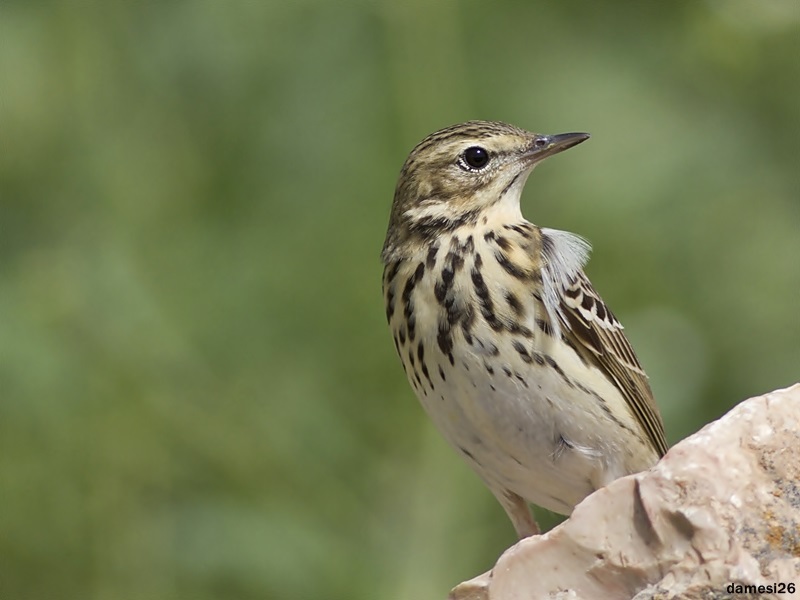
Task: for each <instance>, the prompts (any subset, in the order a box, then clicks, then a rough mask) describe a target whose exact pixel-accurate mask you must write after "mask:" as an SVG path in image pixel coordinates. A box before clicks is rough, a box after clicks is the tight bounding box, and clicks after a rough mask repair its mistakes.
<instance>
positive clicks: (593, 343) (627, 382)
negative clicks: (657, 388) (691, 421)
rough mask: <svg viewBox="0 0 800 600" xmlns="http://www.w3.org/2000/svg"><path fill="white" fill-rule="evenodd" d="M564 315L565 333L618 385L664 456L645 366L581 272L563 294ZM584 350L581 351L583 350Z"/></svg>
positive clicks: (661, 429)
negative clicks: (643, 366) (643, 367)
mask: <svg viewBox="0 0 800 600" xmlns="http://www.w3.org/2000/svg"><path fill="white" fill-rule="evenodd" d="M559 312H560V316H561V317H562V318H563V319H564V325H565V327H563V330H564V331H563V334H564V335H566V336H569V337H570V338H572V339H571V341H572V342H573V343H574V345H575V346H576V347H578V348H579V349H583V350H584V352H583V353H582V354H583V355H584V357H585V358H588V359H589V360H590V361H591V362H592V363H593V364H595V365H596V366H597V367H598V368H599V369H600V370H601V371H602V372H603V373H605V375H606V376H607V377H608V378H609V379H611V381H612V382H614V383H615V384H616V386H617V387H618V388H619V390H620V391H621V392H622V395H623V397H624V398H625V400H626V401H627V403H628V406H629V408H630V409H631V412H632V413H633V415H634V416H635V417H636V420H637V421H638V422H639V423H640V424H641V426H642V429H643V430H644V431H645V433H646V434H647V438H648V439H649V441H650V443H651V444H652V445H653V447H654V448H655V449H656V450H657V451H658V454H659V456H663V455H664V454H665V453H666V451H667V441H666V438H665V436H664V424H663V422H662V420H661V415H660V414H659V412H658V407H657V406H656V403H655V400H654V399H653V392H652V391H651V389H650V384H649V382H648V380H647V375H646V374H645V372H644V369H642V365H641V364H640V363H639V360H638V359H637V358H636V354H635V353H634V351H633V348H632V347H631V345H630V342H628V338H626V337H625V334H624V333H623V331H622V329H623V327H622V324H621V323H620V322H619V321H618V320H617V318H616V317H615V316H614V314H613V313H612V312H611V310H610V309H609V308H608V306H606V304H605V303H604V302H603V300H602V299H601V298H600V296H599V294H598V293H597V292H596V291H595V290H594V288H593V287H592V284H591V283H590V282H589V279H588V278H587V277H586V275H585V274H584V273H583V271H579V272H578V273H577V274H575V275H574V276H573V277H572V278H571V282H570V283H569V284H568V286H567V287H566V288H565V290H564V294H563V295H562V300H561V306H560V311H559ZM579 351H580V350H579Z"/></svg>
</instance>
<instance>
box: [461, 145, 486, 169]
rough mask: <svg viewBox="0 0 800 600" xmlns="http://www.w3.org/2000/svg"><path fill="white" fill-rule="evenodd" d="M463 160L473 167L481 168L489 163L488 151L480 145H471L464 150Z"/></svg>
mask: <svg viewBox="0 0 800 600" xmlns="http://www.w3.org/2000/svg"><path fill="white" fill-rule="evenodd" d="M464 162H465V163H467V164H468V165H469V166H470V167H472V168H473V169H482V168H483V167H485V166H486V165H487V164H489V153H488V152H487V151H486V149H485V148H481V147H480V146H471V147H469V148H467V149H466V150H464Z"/></svg>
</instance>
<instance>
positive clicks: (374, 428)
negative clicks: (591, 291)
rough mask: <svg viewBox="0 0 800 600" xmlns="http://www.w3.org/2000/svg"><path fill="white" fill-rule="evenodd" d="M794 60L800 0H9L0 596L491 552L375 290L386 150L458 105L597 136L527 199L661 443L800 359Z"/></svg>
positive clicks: (245, 580)
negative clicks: (572, 266)
mask: <svg viewBox="0 0 800 600" xmlns="http://www.w3.org/2000/svg"><path fill="white" fill-rule="evenodd" d="M798 65H800V3H799V2H797V1H796V0H759V1H758V2H755V1H751V0H717V1H699V0H685V1H673V2H641V1H637V2H628V1H625V2H616V3H589V2H578V1H565V2H554V1H547V2H497V3H490V2H485V1H484V2H478V1H477V0H475V1H473V0H470V1H463V2H456V1H439V2H423V1H422V0H419V1H415V2H405V3H404V2H385V3H382V2H375V1H370V0H361V1H345V2H326V1H323V0H301V1H298V2H293V3H290V2H270V1H264V2H256V1H255V0H251V1H247V0H239V1H232V0H229V1H225V0H194V1H188V0H184V1H174V2H137V3H134V2H122V1H112V2H105V3H100V2H88V1H87V2H83V1H77V0H74V1H71V2H69V1H65V2H50V3H45V2H41V3H38V2H37V3H33V2H4V3H3V4H2V5H0V140H2V152H0V231H2V234H1V235H0V386H1V388H0V389H2V402H0V597H1V598H2V599H3V600H6V599H9V600H27V599H40V598H41V599H78V598H80V599H92V600H94V599H96V600H113V599H120V598H125V599H126V600H139V599H141V600H161V599H186V598H192V599H193V600H203V599H212V598H240V599H251V598H252V599H264V598H287V599H296V598H297V599H301V598H302V599H305V598H337V599H365V600H367V599H368V600H372V599H376V598H387V599H388V598H391V599H394V598H398V599H411V598H414V599H416V598H443V597H444V596H445V595H446V592H447V590H448V589H449V587H450V586H452V585H453V584H455V583H457V582H458V581H460V580H462V579H465V578H468V577H471V576H473V575H475V574H477V573H479V572H481V571H483V570H485V569H486V568H487V567H489V566H490V565H491V564H492V563H493V561H494V560H495V559H496V557H497V556H498V555H499V553H500V552H502V550H503V549H504V548H505V547H507V546H508V545H510V544H511V543H512V542H513V538H514V535H513V531H512V528H511V526H510V524H509V523H508V522H507V519H506V517H505V515H504V514H503V512H502V510H501V509H500V507H499V506H498V505H497V504H496V503H495V501H494V499H493V498H492V497H491V495H490V494H489V492H488V491H486V490H485V489H484V488H483V486H482V484H481V483H480V482H479V481H478V479H477V478H476V477H475V476H474V475H473V474H472V473H471V472H470V471H469V470H468V468H467V466H466V465H465V464H463V463H462V462H461V461H460V459H459V458H458V457H457V456H456V455H455V454H454V453H453V452H451V451H450V449H449V448H448V447H446V446H445V444H444V442H443V441H442V440H441V439H440V438H439V436H438V434H437V433H436V432H435V431H434V430H433V428H432V426H431V425H430V424H429V422H428V421H427V419H426V417H425V416H424V414H423V412H422V410H421V408H420V407H419V406H418V404H417V401H416V400H415V398H414V396H413V395H412V392H411V390H410V388H409V387H408V385H407V383H406V381H405V379H404V377H403V374H402V370H401V368H400V365H399V362H398V361H397V360H396V357H395V356H394V348H393V345H392V343H391V339H390V336H389V333H388V331H387V328H386V325H385V322H384V311H383V306H382V299H381V294H380V276H381V265H380V262H379V258H378V255H379V251H380V248H381V245H382V242H383V236H384V233H385V227H386V223H387V218H388V211H389V206H390V203H391V199H392V193H393V189H394V184H395V180H396V176H397V173H398V171H399V169H400V166H401V164H402V162H403V160H404V158H405V156H406V154H407V153H408V151H409V150H410V149H411V147H412V146H413V145H414V144H415V143H416V142H417V141H418V140H419V139H421V138H422V137H423V136H425V135H426V134H428V133H429V132H431V131H433V130H435V129H438V128H439V127H442V126H445V125H449V124H451V123H455V122H458V121H463V120H467V119H471V118H485V119H499V120H505V121H509V122H511V123H514V124H517V125H520V126H522V127H525V128H528V129H533V130H539V131H543V132H547V133H557V132H563V131H574V130H585V131H589V132H591V133H592V136H593V137H592V140H591V141H590V142H589V143H587V144H585V145H582V146H581V147H580V148H579V149H576V150H573V151H571V152H569V153H567V154H564V155H562V156H560V157H558V158H557V159H555V160H553V161H552V162H550V161H548V163H547V164H546V165H544V166H542V167H540V168H539V169H538V170H537V172H536V173H535V174H534V176H533V177H532V178H531V180H530V182H529V184H528V189H527V191H526V194H525V196H524V207H523V210H524V212H525V213H526V214H527V216H528V217H529V218H530V219H531V220H533V221H535V222H536V223H540V224H542V225H547V226H550V227H556V228H560V229H566V230H569V231H575V232H579V233H581V234H582V235H584V236H586V237H587V238H589V239H590V240H591V241H592V242H593V243H594V247H595V252H594V257H593V261H592V262H591V263H590V265H589V269H588V271H589V275H590V276H591V277H592V279H593V281H594V282H595V285H596V287H597V288H598V289H599V290H600V292H601V293H602V294H603V296H604V297H605V299H606V300H607V301H608V302H609V304H611V305H612V306H613V307H614V310H615V312H616V313H617V314H618V316H619V317H620V318H621V319H622V321H623V322H624V323H625V324H626V326H627V331H628V334H629V336H630V338H631V339H632V341H633V344H634V346H635V347H636V349H637V351H638V353H639V354H640V357H641V359H642V362H643V363H644V365H645V367H646V368H647V370H648V372H649V373H650V375H651V380H652V385H653V388H654V391H655V394H656V397H657V398H658V400H659V403H660V405H661V407H662V411H663V413H664V418H665V421H666V425H667V431H668V437H669V439H670V441H671V442H672V443H674V442H676V441H677V440H679V439H681V438H683V437H685V436H686V435H688V434H690V433H692V432H694V431H696V430H697V429H699V428H700V427H701V426H702V425H703V424H705V423H707V422H708V421H709V420H711V419H713V418H715V417H717V416H719V415H721V414H722V413H724V412H725V411H726V410H728V409H729V408H730V407H731V406H732V405H733V404H735V403H736V402H738V401H740V400H742V399H744V398H746V397H748V396H751V395H754V394H759V393H762V392H766V391H769V390H772V389H775V388H779V387H783V386H787V385H789V384H791V383H793V382H795V381H796V380H798V379H800V373H799V369H798V366H800V316H798V315H799V314H800V313H798V301H800V264H799V263H798V261H799V259H800V175H799V173H800V135H798V134H799V133H800V108H799V107H800V100H798V98H800V67H799V66H798ZM547 522H548V523H552V522H553V519H552V517H551V518H549V520H547Z"/></svg>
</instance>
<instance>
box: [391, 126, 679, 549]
mask: <svg viewBox="0 0 800 600" xmlns="http://www.w3.org/2000/svg"><path fill="white" fill-rule="evenodd" d="M587 139H589V134H587V133H563V134H557V135H544V134H538V133H532V132H529V131H526V130H524V129H521V128H519V127H516V126H513V125H509V124H507V123H503V122H498V121H468V122H465V123H460V124H457V125H453V126H450V127H446V128H444V129H441V130H439V131H436V132H435V133H432V134H430V135H429V136H427V137H426V138H425V139H423V140H422V141H421V142H420V143H419V144H417V145H416V147H414V149H413V150H412V151H411V153H410V154H409V156H408V158H407V159H406V161H405V163H404V165H403V167H402V170H401V172H400V176H399V178H398V181H397V186H396V188H395V193H394V200H393V202H392V206H391V212H390V217H389V226H388V230H387V233H386V239H385V242H384V245H383V250H382V252H381V259H382V263H383V267H384V268H383V278H382V288H383V299H384V303H385V309H386V318H387V321H388V324H389V329H390V330H391V333H392V337H393V339H394V345H395V348H396V350H397V353H398V355H399V357H400V360H401V363H402V366H403V369H404V371H405V373H406V376H407V379H408V381H409V383H410V385H411V387H412V388H413V390H414V392H415V394H416V396H417V397H418V398H419V401H420V403H421V404H422V407H423V408H424V410H425V412H426V413H427V414H428V416H429V417H430V419H431V420H432V421H433V423H434V425H435V426H436V428H437V429H438V430H439V432H440V433H441V434H442V435H443V436H444V438H445V439H446V440H447V442H448V443H449V444H450V445H451V446H452V447H453V448H454V449H455V451H456V452H457V453H458V454H460V455H461V456H462V457H463V459H464V460H465V461H466V462H467V463H468V464H469V466H470V467H471V468H472V469H473V470H474V471H475V472H476V473H477V475H478V476H479V477H480V479H481V480H483V482H484V483H485V484H486V486H487V487H488V488H489V490H490V491H491V492H492V494H493V495H494V496H495V498H496V499H497V501H498V502H499V503H500V505H501V506H502V507H503V509H504V510H505V512H506V514H507V515H508V517H509V519H510V520H511V523H512V525H513V526H514V529H515V531H516V534H517V536H518V537H519V538H520V539H522V538H525V537H528V536H531V535H536V534H539V533H540V528H539V526H538V523H537V522H536V519H535V518H534V516H533V514H532V512H531V508H530V504H533V505H536V506H540V507H543V508H545V509H548V510H550V511H553V512H555V513H559V514H563V515H569V514H570V513H571V512H572V510H573V508H574V507H575V506H576V505H577V504H578V503H580V502H581V501H582V500H583V499H584V498H585V497H586V496H588V495H589V494H591V493H592V492H594V491H595V490H598V489H600V488H602V487H604V486H605V485H607V484H609V483H610V482H612V481H614V480H615V479H617V478H619V477H622V476H625V475H628V474H632V473H637V472H640V471H644V470H646V469H648V468H650V467H651V466H653V465H654V464H655V463H656V462H657V461H658V460H659V459H660V458H661V457H662V456H663V455H664V454H665V453H666V451H667V442H666V439H665V435H664V425H663V422H662V418H661V415H660V413H659V410H658V407H657V405H656V403H655V400H654V398H653V393H652V391H651V388H650V385H649V382H648V377H647V375H646V374H645V371H644V369H643V368H642V366H641V364H640V362H639V360H638V359H637V357H636V354H635V353H634V351H633V349H632V347H631V345H630V343H629V341H628V339H627V338H626V336H625V334H624V332H623V327H622V325H621V324H620V322H619V320H618V319H617V318H616V317H615V316H614V313H612V312H611V310H610V309H609V307H608V306H607V305H606V304H605V302H603V300H602V299H601V297H600V295H599V294H598V293H597V292H596V291H595V289H594V287H593V286H592V284H591V282H590V281H589V279H588V277H587V276H586V274H585V273H584V270H583V269H584V266H585V265H586V263H587V261H588V259H589V253H590V250H591V246H590V244H589V242H587V241H586V240H585V239H584V238H582V237H580V236H578V235H576V234H573V233H569V232H566V231H560V230H557V229H551V228H546V227H540V226H538V225H535V224H533V223H531V222H529V221H527V220H526V219H525V218H524V217H523V216H522V212H521V207H520V197H521V194H522V191H523V187H524V186H525V183H526V181H527V179H528V176H529V175H530V174H531V172H532V171H533V169H534V167H536V166H537V165H538V164H539V163H540V162H542V161H543V160H544V159H546V158H548V157H550V156H553V155H555V154H558V153H560V152H563V151H564V150H567V149H569V148H572V147H574V146H576V145H578V144H580V143H582V142H584V141H586V140H587Z"/></svg>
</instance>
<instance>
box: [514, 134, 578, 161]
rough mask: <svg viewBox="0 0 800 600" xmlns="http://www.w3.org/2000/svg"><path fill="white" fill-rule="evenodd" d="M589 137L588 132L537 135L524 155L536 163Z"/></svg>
mask: <svg viewBox="0 0 800 600" xmlns="http://www.w3.org/2000/svg"><path fill="white" fill-rule="evenodd" d="M588 139H589V134H588V133H559V134H556V135H537V136H536V137H535V138H533V142H532V143H531V146H530V148H529V149H528V150H527V151H526V152H525V154H524V156H525V158H526V159H527V160H529V161H530V162H531V163H538V162H539V161H541V160H544V159H545V158H547V157H548V156H553V155H554V154H558V153H559V152H563V151H564V150H568V149H570V148H572V147H573V146H577V145H578V144H580V143H581V142H585V141H586V140H588Z"/></svg>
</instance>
